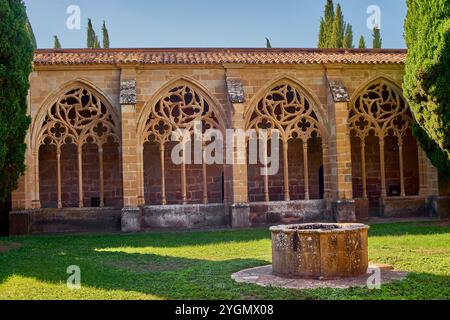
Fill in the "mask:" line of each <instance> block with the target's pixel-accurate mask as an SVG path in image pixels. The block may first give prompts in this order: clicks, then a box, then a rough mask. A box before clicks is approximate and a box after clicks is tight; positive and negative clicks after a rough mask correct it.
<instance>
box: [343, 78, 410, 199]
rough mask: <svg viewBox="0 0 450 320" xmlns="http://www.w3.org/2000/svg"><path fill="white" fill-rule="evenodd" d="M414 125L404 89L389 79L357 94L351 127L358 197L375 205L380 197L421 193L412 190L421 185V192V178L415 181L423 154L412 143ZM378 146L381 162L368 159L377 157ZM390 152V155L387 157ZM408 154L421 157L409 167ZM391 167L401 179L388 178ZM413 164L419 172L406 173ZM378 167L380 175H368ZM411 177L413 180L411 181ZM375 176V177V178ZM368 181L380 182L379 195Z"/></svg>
mask: <svg viewBox="0 0 450 320" xmlns="http://www.w3.org/2000/svg"><path fill="white" fill-rule="evenodd" d="M413 123H414V118H413V116H412V114H411V112H410V110H409V108H408V105H407V102H406V100H405V99H404V97H403V93H402V89H401V87H400V86H399V85H398V84H397V83H396V82H395V81H394V80H392V79H390V78H388V77H385V76H381V77H380V76H379V77H375V78H372V79H370V80H369V81H367V82H365V83H364V84H363V85H361V86H360V87H359V88H358V90H357V91H355V93H354V95H353V97H352V99H351V103H350V106H349V121H348V125H349V129H350V133H351V136H352V141H353V142H352V150H353V151H352V157H353V159H354V161H353V166H354V168H353V173H354V179H353V185H354V188H353V189H354V195H355V196H356V197H362V198H369V199H372V202H376V199H378V197H381V198H385V197H387V196H392V195H393V194H395V193H396V192H398V194H397V196H402V197H404V196H406V195H416V194H417V193H418V190H417V191H415V190H413V189H412V187H411V185H417V188H418V185H419V182H418V179H419V178H418V176H417V177H415V174H417V172H418V171H419V168H418V167H419V160H418V159H417V158H418V157H419V155H418V153H419V150H418V146H417V144H416V143H412V142H411V141H413V140H414V139H413V138H412V124H413ZM357 140H359V144H358V143H357V142H356V141H357ZM374 143H378V147H377V149H378V150H377V155H378V159H374V158H372V159H367V154H368V153H369V154H373V153H374V150H375V149H376V146H374ZM356 149H359V150H356ZM391 149H392V150H391ZM386 152H389V154H388V155H386ZM406 153H408V154H409V155H412V154H413V153H417V156H415V157H411V159H410V160H409V161H408V163H406V164H405V162H404V157H405V154H406ZM356 159H357V161H356ZM393 159H394V160H393ZM416 162H417V163H416ZM388 164H389V165H390V166H393V165H394V166H395V170H392V171H393V172H399V176H398V177H387V176H388V175H389V174H388V173H389V172H388V173H387V167H388ZM411 164H412V165H413V166H414V167H415V169H411V170H408V171H409V172H407V173H405V167H409V166H410V165H411ZM397 166H398V167H397ZM374 167H379V173H378V172H377V173H372V174H371V173H368V172H367V171H368V170H372V171H373V170H374ZM405 175H408V177H406V176H405ZM411 175H413V177H409V176H411ZM371 176H374V177H372V178H371ZM388 178H389V179H388ZM368 179H369V180H371V181H372V180H374V179H379V180H380V181H379V183H380V188H379V194H376V193H377V192H376V191H374V190H375V189H378V188H375V187H374V186H372V185H373V181H372V182H371V186H368V182H367V181H368ZM359 180H360V181H359ZM387 180H389V181H388V182H387ZM405 180H408V185H405ZM416 180H417V181H416ZM358 181H359V182H358ZM393 181H398V189H399V190H398V191H395V190H394V189H395V185H393V184H397V182H393ZM390 184H391V185H390ZM374 188H375V189H374ZM372 189H374V190H372ZM407 189H408V192H407ZM358 190H359V191H358ZM373 199H375V200H373Z"/></svg>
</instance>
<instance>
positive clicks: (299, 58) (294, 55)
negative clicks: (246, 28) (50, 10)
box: [34, 48, 406, 66]
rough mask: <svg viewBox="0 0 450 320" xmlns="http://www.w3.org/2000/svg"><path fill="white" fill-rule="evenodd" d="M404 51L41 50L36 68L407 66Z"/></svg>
mask: <svg viewBox="0 0 450 320" xmlns="http://www.w3.org/2000/svg"><path fill="white" fill-rule="evenodd" d="M405 59H406V50H401V49H377V50H372V49H255V48H253V49H244V48H242V49H232V48H230V49H226V48H205V49H202V48H195V49H194V48H190V49H183V48H179V49H173V48H172V49H54V50H53V49H51V50H50V49H39V50H37V51H36V52H35V56H34V64H35V65H40V66H43V65H99V64H117V63H119V64H184V65H188V64H206V65H217V64H279V65H283V64H285V65H286V64H404V63H405Z"/></svg>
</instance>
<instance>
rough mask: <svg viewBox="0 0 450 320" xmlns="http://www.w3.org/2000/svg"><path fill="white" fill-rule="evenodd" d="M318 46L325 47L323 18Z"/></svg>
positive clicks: (321, 19)
mask: <svg viewBox="0 0 450 320" xmlns="http://www.w3.org/2000/svg"><path fill="white" fill-rule="evenodd" d="M317 47H318V48H325V20H323V18H320V29H319V42H318V44H317Z"/></svg>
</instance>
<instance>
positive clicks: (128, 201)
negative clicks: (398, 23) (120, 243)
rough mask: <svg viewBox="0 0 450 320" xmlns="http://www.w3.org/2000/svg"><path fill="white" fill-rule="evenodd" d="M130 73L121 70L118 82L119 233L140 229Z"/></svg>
mask: <svg viewBox="0 0 450 320" xmlns="http://www.w3.org/2000/svg"><path fill="white" fill-rule="evenodd" d="M133 71H134V70H126V69H125V70H124V69H122V74H121V82H120V105H121V125H122V126H121V128H122V132H121V133H122V135H121V137H122V141H121V147H122V179H123V205H124V208H123V209H122V231H123V232H137V231H140V230H141V228H142V226H141V210H140V208H139V201H138V195H139V186H138V183H139V172H138V167H139V166H140V165H139V159H140V157H139V150H140V149H139V146H138V140H137V133H136V128H137V117H138V115H137V112H136V80H135V72H133Z"/></svg>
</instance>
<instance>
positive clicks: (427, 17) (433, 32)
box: [403, 0, 450, 178]
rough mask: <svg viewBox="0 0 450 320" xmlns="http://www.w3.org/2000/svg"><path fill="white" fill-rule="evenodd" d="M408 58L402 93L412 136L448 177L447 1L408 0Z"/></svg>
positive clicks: (449, 75) (449, 83)
mask: <svg viewBox="0 0 450 320" xmlns="http://www.w3.org/2000/svg"><path fill="white" fill-rule="evenodd" d="M407 7H408V12H407V16H406V20H405V40H406V45H407V47H408V56H407V60H406V65H405V71H406V74H405V77H404V81H403V90H404V94H405V98H406V100H407V101H408V105H409V106H410V108H411V111H412V113H413V114H414V118H415V120H416V124H415V125H414V130H413V132H414V136H415V137H416V139H417V140H418V141H419V142H420V145H421V147H422V148H423V150H424V151H425V152H426V153H427V155H428V157H429V158H430V160H431V162H432V163H433V164H434V165H435V166H436V167H437V168H438V169H439V171H440V172H441V173H442V174H443V175H444V176H446V177H447V178H449V177H450V0H427V1H420V2H418V1H416V0H407Z"/></svg>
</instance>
